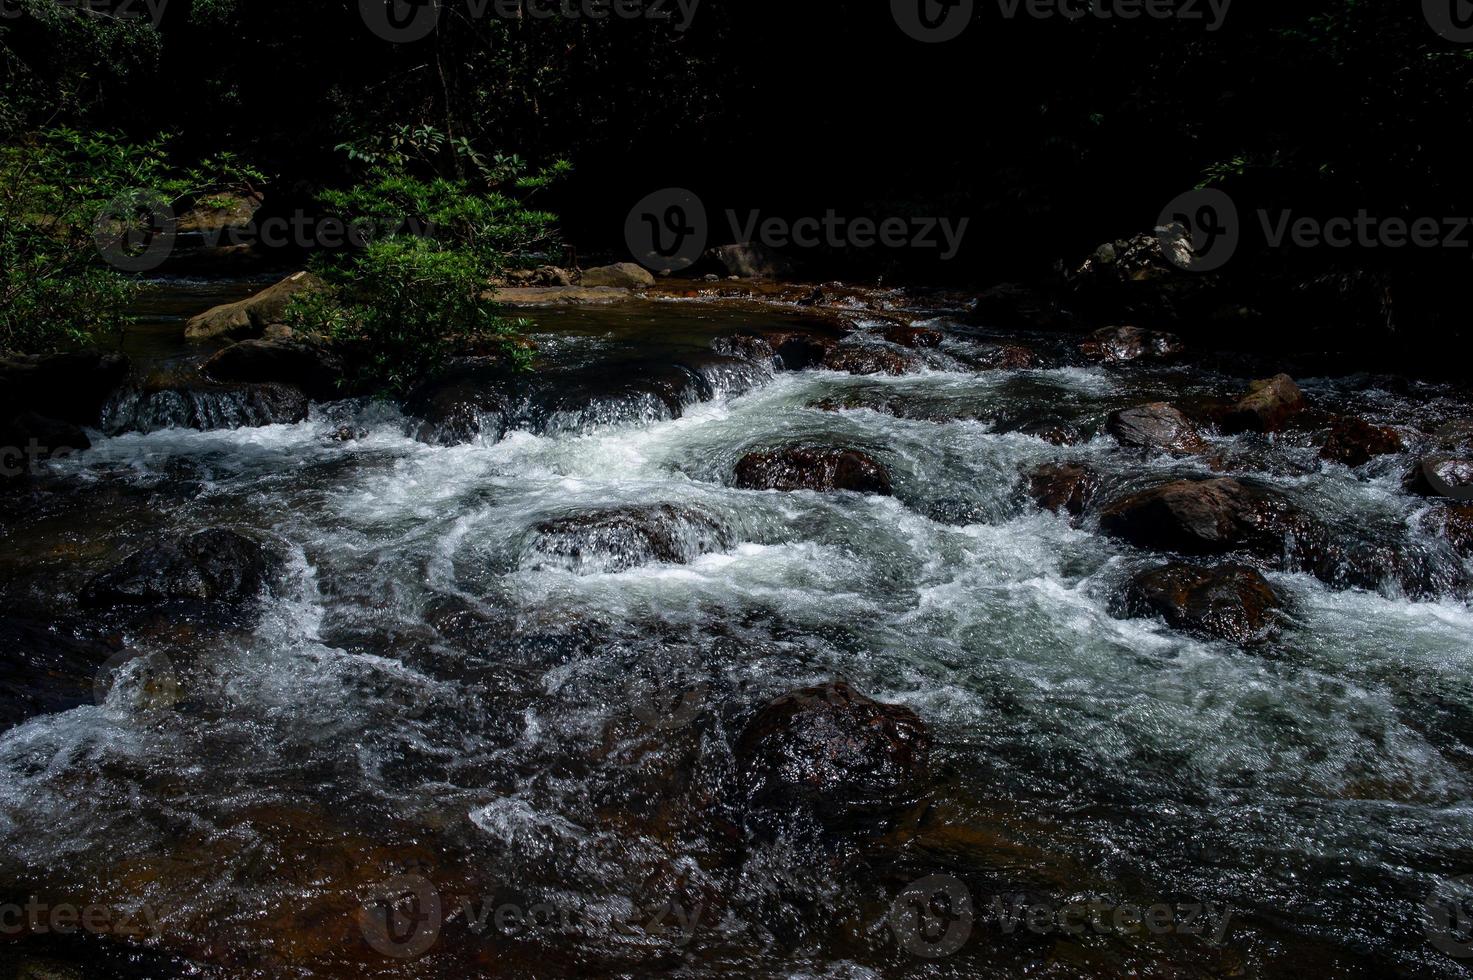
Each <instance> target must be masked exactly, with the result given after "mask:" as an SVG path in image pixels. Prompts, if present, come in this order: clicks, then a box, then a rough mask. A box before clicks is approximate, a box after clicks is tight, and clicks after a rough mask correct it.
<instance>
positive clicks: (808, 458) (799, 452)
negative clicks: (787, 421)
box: [736, 446, 893, 497]
mask: <svg viewBox="0 0 1473 980" xmlns="http://www.w3.org/2000/svg"><path fill="white" fill-rule="evenodd" d="M736 486H737V487H739V488H741V489H743V490H818V491H821V492H828V491H836V490H851V491H853V492H855V493H869V494H878V495H880V496H884V497H888V496H890V494H891V493H892V492H893V491H892V488H891V484H890V474H889V473H888V472H886V470H885V467H884V466H882V465H881V464H880V463H879V462H877V461H876V460H875V459H874V458H873V457H871V456H869V455H867V454H865V453H862V452H859V451H858V450H856V449H817V448H809V447H804V446H795V447H791V448H788V449H778V450H774V451H772V452H765V453H749V454H748V455H746V456H743V457H742V459H741V461H740V462H738V463H737V465H736Z"/></svg>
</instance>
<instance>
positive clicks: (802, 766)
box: [737, 681, 931, 830]
mask: <svg viewBox="0 0 1473 980" xmlns="http://www.w3.org/2000/svg"><path fill="white" fill-rule="evenodd" d="M930 749H931V736H930V733H929V732H928V731H927V729H926V726H925V724H924V723H923V722H922V721H921V719H920V718H918V717H917V716H916V714H915V712H913V711H911V710H910V709H909V708H906V707H902V706H900V705H892V704H881V703H879V702H877V701H874V700H872V699H870V698H867V697H865V696H864V695H863V694H860V693H859V692H858V691H856V690H855V689H854V688H852V687H850V686H849V685H848V684H846V683H843V682H842V681H839V682H834V683H829V684H824V685H821V686H819V687H808V688H803V689H802V690H798V691H793V692H792V693H789V694H785V695H783V696H782V697H780V698H778V699H777V700H775V701H773V702H771V703H770V704H768V705H767V706H766V707H764V708H762V710H760V711H759V712H757V715H756V717H754V718H753V719H752V721H751V722H750V723H749V724H748V725H747V727H746V730H745V731H744V732H743V734H742V738H741V741H740V743H739V744H738V746H737V765H738V767H739V771H740V778H741V783H742V788H743V791H744V795H745V797H746V799H747V801H748V806H749V819H750V821H751V823H752V824H753V825H754V827H755V828H757V829H759V830H760V829H772V828H773V827H774V826H775V825H778V824H780V823H782V822H783V821H785V820H786V819H787V818H789V817H791V816H792V815H793V814H794V813H795V811H796V812H803V813H811V814H814V815H816V816H817V817H818V819H819V821H820V823H822V824H824V825H825V826H830V827H832V826H834V825H836V823H838V822H841V821H844V820H846V819H848V818H852V817H853V816H855V815H856V814H858V813H861V812H864V811H867V810H871V809H874V808H884V807H887V806H893V805H895V804H897V803H900V802H903V801H904V800H905V799H906V798H907V797H908V796H909V795H911V794H913V793H914V792H915V791H916V790H917V789H918V788H919V787H920V785H921V784H922V783H923V781H924V780H925V779H926V777H927V775H928V766H929V758H930Z"/></svg>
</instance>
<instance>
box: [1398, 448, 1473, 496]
mask: <svg viewBox="0 0 1473 980" xmlns="http://www.w3.org/2000/svg"><path fill="white" fill-rule="evenodd" d="M1402 486H1404V487H1405V488H1406V489H1407V492H1409V493H1414V494H1416V495H1417V496H1419V497H1444V498H1446V499H1448V500H1457V501H1460V502H1463V503H1467V502H1469V501H1473V458H1461V457H1457V456H1428V457H1426V458H1425V459H1422V460H1420V461H1419V462H1418V463H1417V464H1416V465H1415V466H1413V467H1412V468H1411V470H1410V471H1409V472H1408V473H1407V475H1406V476H1405V477H1404V478H1403V479H1402Z"/></svg>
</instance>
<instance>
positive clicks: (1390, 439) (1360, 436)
mask: <svg viewBox="0 0 1473 980" xmlns="http://www.w3.org/2000/svg"><path fill="white" fill-rule="evenodd" d="M1405 448H1406V446H1405V444H1404V443H1403V442H1402V439H1401V435H1400V434H1399V433H1398V432H1397V431H1396V430H1395V429H1390V428H1387V427H1386V426H1382V425H1372V424H1371V423H1369V422H1367V421H1365V420H1364V419H1354V418H1347V419H1340V420H1339V421H1337V422H1336V423H1335V424H1334V427H1333V428H1331V430H1330V437H1329V439H1328V440H1327V441H1326V442H1325V445H1324V447H1323V448H1322V449H1321V450H1320V456H1321V458H1323V459H1328V460H1333V461H1334V462H1337V463H1344V464H1345V465H1346V466H1364V465H1365V464H1366V463H1369V462H1370V461H1371V460H1372V459H1373V458H1374V457H1376V456H1390V455H1392V454H1394V453H1399V452H1401V451H1402V450H1403V449H1405Z"/></svg>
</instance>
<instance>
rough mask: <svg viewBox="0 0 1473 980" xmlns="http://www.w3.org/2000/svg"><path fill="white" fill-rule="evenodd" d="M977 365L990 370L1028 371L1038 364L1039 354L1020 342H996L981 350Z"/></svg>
mask: <svg viewBox="0 0 1473 980" xmlns="http://www.w3.org/2000/svg"><path fill="white" fill-rule="evenodd" d="M977 366H978V367H981V368H984V369H986V370H990V371H1026V370H1028V369H1029V368H1032V367H1037V366H1038V355H1037V354H1035V353H1034V352H1033V351H1032V350H1030V349H1028V348H1027V347H1023V346H1021V345H1019V344H994V345H991V346H989V347H986V348H984V349H983V350H982V351H981V352H980V354H979V356H978V358H977Z"/></svg>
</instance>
